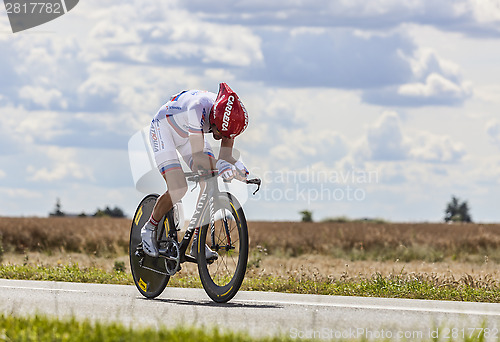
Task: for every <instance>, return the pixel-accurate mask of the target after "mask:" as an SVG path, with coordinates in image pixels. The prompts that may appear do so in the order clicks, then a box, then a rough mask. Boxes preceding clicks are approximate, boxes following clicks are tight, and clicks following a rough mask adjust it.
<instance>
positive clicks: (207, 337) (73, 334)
mask: <svg viewBox="0 0 500 342" xmlns="http://www.w3.org/2000/svg"><path fill="white" fill-rule="evenodd" d="M285 340H286V339H285ZM288 340H289V341H291V339H288ZM0 341H36V342H56V341H61V342H62V341H71V342H80V341H81V342H93V341H95V342H108V341H109V342H111V341H123V342H124V341H134V342H136V341H148V342H156V341H158V342H159V341H162V342H165V341H169V342H176V341H178V342H181V341H189V342H197V341H200V342H210V341H217V342H233V341H234V342H244V341H249V342H250V341H252V342H253V341H255V342H256V341H283V338H279V337H274V338H264V339H256V338H251V337H249V336H247V335H245V334H243V333H235V332H230V331H227V332H221V331H219V330H217V329H201V328H185V327H177V328H174V329H172V328H170V329H167V328H165V327H162V328H159V329H153V328H142V329H141V328H134V329H132V328H130V327H125V326H123V325H121V324H118V323H105V324H103V323H98V322H94V323H92V322H89V321H87V320H86V321H79V320H76V319H74V318H73V319H66V320H57V319H53V318H48V317H44V316H35V317H29V318H21V317H12V316H5V315H0Z"/></svg>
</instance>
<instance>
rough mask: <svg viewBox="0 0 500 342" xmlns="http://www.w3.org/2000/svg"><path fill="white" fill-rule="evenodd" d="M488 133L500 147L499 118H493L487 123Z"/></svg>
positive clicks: (491, 139) (492, 140)
mask: <svg viewBox="0 0 500 342" xmlns="http://www.w3.org/2000/svg"><path fill="white" fill-rule="evenodd" d="M486 133H487V134H488V136H489V138H490V141H491V142H492V143H493V144H495V145H497V146H498V147H500V122H499V121H498V120H491V121H489V122H488V123H487V124H486Z"/></svg>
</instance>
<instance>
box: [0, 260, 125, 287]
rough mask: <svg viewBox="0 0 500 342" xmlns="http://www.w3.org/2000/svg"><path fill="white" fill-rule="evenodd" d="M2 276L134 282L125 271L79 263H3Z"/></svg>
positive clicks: (86, 281)
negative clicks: (103, 268) (54, 264)
mask: <svg viewBox="0 0 500 342" xmlns="http://www.w3.org/2000/svg"><path fill="white" fill-rule="evenodd" d="M0 278H4V279H21V280H48V281H67V282H78V283H98V284H133V280H132V275H131V274H129V273H125V272H120V271H114V272H105V271H104V270H102V269H100V268H95V267H89V268H80V267H79V266H78V264H73V265H62V266H43V265H37V266H33V265H1V266H0Z"/></svg>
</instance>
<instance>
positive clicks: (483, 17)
mask: <svg viewBox="0 0 500 342" xmlns="http://www.w3.org/2000/svg"><path fill="white" fill-rule="evenodd" d="M184 6H186V7H187V8H188V9H189V10H191V11H193V12H195V13H196V12H198V13H201V14H203V15H204V17H206V18H207V19H208V20H213V21H221V22H222V21H223V22H230V23H243V24H246V25H263V26H265V25H274V26H276V25H280V26H323V27H356V28H362V29H377V30H380V29H390V28H394V27H397V26H398V25H400V24H402V23H415V24H420V25H432V26H435V27H438V28H440V29H443V30H451V31H457V32H463V33H466V34H470V35H477V34H482V35H498V33H499V32H500V20H499V18H500V13H499V12H500V10H499V8H498V7H499V6H498V2H497V1H496V0H458V1H456V0H441V1H433V0H405V1H398V0H374V1H369V2H367V1H362V0H356V1H331V2H328V3H325V2H324V1H322V0H308V1H305V0H299V1H294V2H293V6H290V2H289V1H285V0H281V1H279V0H277V1H273V2H269V1H262V0H261V1H258V2H255V1H254V2H251V3H250V2H239V3H236V4H235V3H234V2H231V1H229V0H223V1H218V2H217V4H207V3H206V2H203V1H201V0H194V1H189V2H186V3H185V4H184Z"/></svg>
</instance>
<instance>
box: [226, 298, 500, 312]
mask: <svg viewBox="0 0 500 342" xmlns="http://www.w3.org/2000/svg"><path fill="white" fill-rule="evenodd" d="M235 302H242V303H244V302H250V303H259V304H284V305H304V306H327V307H334V308H352V309H370V310H392V311H417V312H438V313H447V314H464V315H487V316H500V312H498V311H496V312H489V311H481V310H460V309H440V308H418V307H406V306H393V305H387V306H386V305H373V304H347V303H343V304H340V303H314V302H313V303H309V302H288V301H280V300H271V301H266V300H258V299H248V300H241V301H238V300H235Z"/></svg>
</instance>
